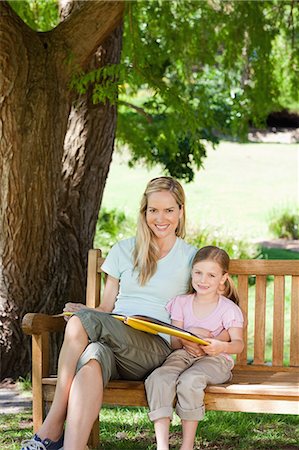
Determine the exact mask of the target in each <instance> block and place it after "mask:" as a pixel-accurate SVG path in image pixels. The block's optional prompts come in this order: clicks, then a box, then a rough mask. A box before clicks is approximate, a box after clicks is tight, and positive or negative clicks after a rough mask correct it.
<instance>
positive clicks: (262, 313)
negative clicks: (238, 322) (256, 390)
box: [253, 275, 267, 364]
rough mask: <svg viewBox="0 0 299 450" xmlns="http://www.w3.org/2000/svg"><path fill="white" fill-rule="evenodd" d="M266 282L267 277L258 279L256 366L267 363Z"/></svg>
mask: <svg viewBox="0 0 299 450" xmlns="http://www.w3.org/2000/svg"><path fill="white" fill-rule="evenodd" d="M266 281H267V278H266V276H265V275H258V276H257V277H256V285H255V321H254V360H253V363H254V364H264V362H265V326H266V325H265V324H266Z"/></svg>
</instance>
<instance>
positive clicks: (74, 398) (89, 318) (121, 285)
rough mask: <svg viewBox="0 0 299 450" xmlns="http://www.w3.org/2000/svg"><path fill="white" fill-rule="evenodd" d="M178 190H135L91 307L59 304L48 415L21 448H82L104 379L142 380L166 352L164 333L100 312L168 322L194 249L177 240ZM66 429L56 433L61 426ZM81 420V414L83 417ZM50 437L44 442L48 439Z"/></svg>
mask: <svg viewBox="0 0 299 450" xmlns="http://www.w3.org/2000/svg"><path fill="white" fill-rule="evenodd" d="M184 204H185V195H184V191H183V188H182V186H181V185H180V183H179V182H178V181H176V180H174V179H173V178H171V177H159V178H155V179H153V180H151V181H150V182H149V183H148V184H147V186H146V189H145V192H144V194H143V197H142V200H141V205H140V211H139V218H138V226H137V233H136V237H133V238H129V239H125V240H123V241H120V242H118V243H116V244H115V245H114V246H113V247H112V249H111V250H110V252H109V254H108V256H107V258H106V259H105V262H104V264H103V265H102V270H103V271H104V272H106V273H107V280H106V283H105V289H104V294H103V299H102V302H101V304H100V306H99V307H98V308H96V310H94V309H90V308H87V307H86V306H85V305H83V304H79V303H67V304H66V306H65V309H64V311H65V312H74V314H73V315H72V317H71V318H70V319H69V321H68V324H67V326H66V332H65V338H64V343H63V346H62V349H61V353H60V358H59V365H58V366H59V367H58V379H57V385H56V391H55V396H54V400H53V403H52V406H51V408H50V411H49V414H48V416H47V417H46V419H45V421H44V423H43V424H42V426H41V428H40V429H39V430H38V432H37V435H35V436H34V437H33V439H32V440H31V441H30V442H29V444H30V445H31V443H32V447H30V445H29V444H28V442H27V443H26V444H25V445H24V447H23V450H27V449H31V448H36V447H34V445H35V443H36V441H40V440H42V442H43V445H44V448H46V449H47V450H56V448H60V447H58V446H57V445H58V444H59V445H60V444H61V446H62V441H63V440H64V442H63V448H64V449H65V450H83V449H84V447H85V445H86V443H87V440H88V436H89V434H90V431H91V428H92V425H93V423H94V421H95V420H96V418H97V416H98V413H99V410H100V408H101V405H102V399H103V390H104V387H105V386H106V385H107V384H108V382H109V380H113V379H119V378H122V379H125V380H143V379H144V378H145V377H146V376H147V374H148V373H150V372H151V371H152V370H153V369H154V368H156V367H157V366H159V365H160V364H162V363H163V361H164V360H165V358H166V357H167V356H168V355H169V354H170V353H171V346H170V338H169V337H167V336H166V337H165V339H164V338H163V337H161V336H160V335H153V334H149V333H144V332H142V331H139V330H136V329H134V328H131V327H129V326H127V325H125V324H124V323H123V322H121V321H119V320H116V319H115V318H113V317H112V315H109V314H108V315H107V314H106V313H107V312H114V313H116V314H121V315H125V316H130V315H134V314H141V315H147V316H151V317H153V318H155V319H158V320H162V321H164V322H167V323H169V321H170V319H169V315H168V313H167V311H166V309H165V305H166V303H167V301H168V300H169V299H170V298H172V297H174V296H175V295H179V294H183V293H184V292H186V289H187V286H188V278H189V273H190V270H191V262H192V259H193V256H194V254H195V253H196V249H195V247H193V246H191V245H189V244H187V243H185V242H184V240H183V237H184V235H185V214H184V211H185V209H184ZM65 417H67V419H66V428H65V434H64V439H63V434H62V433H63V426H64V421H65ZM83 418H84V419H83ZM49 443H50V444H49Z"/></svg>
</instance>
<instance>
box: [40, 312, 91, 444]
mask: <svg viewBox="0 0 299 450" xmlns="http://www.w3.org/2000/svg"><path fill="white" fill-rule="evenodd" d="M87 344H88V337H87V334H86V332H85V330H84V328H83V327H82V325H81V321H80V319H78V318H77V317H72V318H71V319H70V320H69V322H68V323H67V326H66V330H65V336H64V341H63V345H62V347H61V351H60V355H59V361H58V374H57V385H56V390H55V395H54V399H53V403H52V405H51V408H50V411H49V413H48V415H47V417H46V419H45V421H44V422H43V424H42V426H41V428H40V429H39V431H38V432H37V434H38V436H39V437H40V438H41V439H46V438H49V439H51V440H53V441H57V440H58V439H59V438H60V436H61V434H62V431H63V426H64V421H65V417H66V410H67V404H68V398H69V392H70V389H71V385H72V381H73V378H74V375H75V370H76V366H77V362H78V359H79V357H80V356H81V353H82V352H83V350H84V349H85V347H86V346H87Z"/></svg>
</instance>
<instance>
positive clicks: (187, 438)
mask: <svg viewBox="0 0 299 450" xmlns="http://www.w3.org/2000/svg"><path fill="white" fill-rule="evenodd" d="M197 424H198V421H197V420H182V428H183V442H182V445H181V447H180V450H193V446H194V440H195V435H196V430H197Z"/></svg>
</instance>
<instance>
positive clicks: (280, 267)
mask: <svg viewBox="0 0 299 450" xmlns="http://www.w3.org/2000/svg"><path fill="white" fill-rule="evenodd" d="M229 273H230V274H232V275H244V274H248V275H297V276H298V275H299V260H270V259H240V260H238V259H232V260H231V261H230V265H229Z"/></svg>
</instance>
